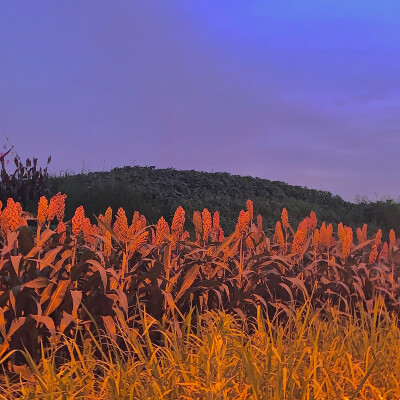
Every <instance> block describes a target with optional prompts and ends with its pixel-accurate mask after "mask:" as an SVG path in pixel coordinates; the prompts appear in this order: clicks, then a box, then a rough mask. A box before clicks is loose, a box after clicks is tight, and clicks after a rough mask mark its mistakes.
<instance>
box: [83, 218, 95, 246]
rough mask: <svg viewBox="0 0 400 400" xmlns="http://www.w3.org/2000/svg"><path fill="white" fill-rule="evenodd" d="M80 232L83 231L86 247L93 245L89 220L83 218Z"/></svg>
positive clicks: (93, 240)
mask: <svg viewBox="0 0 400 400" xmlns="http://www.w3.org/2000/svg"><path fill="white" fill-rule="evenodd" d="M82 230H83V240H84V241H85V243H86V244H87V245H89V244H94V243H95V238H94V237H93V234H92V233H93V232H92V224H91V223H90V219H89V218H87V217H86V218H85V219H84V220H83V224H82Z"/></svg>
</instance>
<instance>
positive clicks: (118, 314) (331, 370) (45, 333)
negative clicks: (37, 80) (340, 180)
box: [0, 161, 400, 400]
mask: <svg viewBox="0 0 400 400" xmlns="http://www.w3.org/2000/svg"><path fill="white" fill-rule="evenodd" d="M16 164H17V167H18V174H19V176H20V178H21V179H19V180H18V179H13V178H10V177H7V176H5V175H4V174H3V177H5V178H6V179H4V182H3V185H2V186H1V187H0V191H1V190H3V193H6V194H7V193H10V191H11V193H12V194H13V197H15V198H14V199H13V197H8V198H7V200H6V201H5V202H4V203H0V366H1V368H2V369H3V375H1V376H0V399H1V400H2V399H7V400H8V399H14V398H19V399H37V398H43V399H49V400H50V399H66V398H76V399H89V398H93V399H94V398H96V399H111V398H119V399H160V400H161V399H171V400H172V399H174V400H175V399H199V400H200V399H210V400H217V399H233V398H234V399H254V400H255V399H276V400H278V399H279V400H286V399H289V398H293V399H295V400H297V399H302V400H309V399H310V400H311V399H332V400H333V399H343V400H346V399H347V400H349V399H351V400H355V399H364V400H370V399H374V400H383V399H388V400H389V399H390V400H391V399H398V398H400V381H399V376H400V363H399V359H400V358H399V357H400V353H399V348H400V347H399V341H400V323H399V322H400V321H399V311H400V308H399V304H400V246H399V240H398V239H397V238H396V232H395V231H394V230H393V229H391V230H390V232H389V233H388V235H387V236H388V239H387V240H386V238H384V236H383V234H382V233H383V232H382V230H381V229H378V230H377V231H376V233H375V232H374V233H373V234H371V233H370V232H371V230H373V229H371V227H370V229H369V230H368V226H367V224H360V225H359V226H358V227H355V228H354V230H353V228H352V227H351V226H349V225H348V224H346V223H345V224H343V223H342V222H338V223H337V224H335V228H334V225H333V224H332V223H330V220H329V219H327V220H325V219H324V218H321V216H320V215H318V216H317V214H316V213H315V212H314V211H310V212H308V210H309V208H308V207H309V206H308V205H307V204H315V205H318V204H319V205H320V207H322V210H325V212H327V213H328V214H327V215H328V216H331V217H332V216H333V215H335V216H337V215H341V214H340V213H341V212H342V211H336V209H335V210H334V211H329V209H328V208H326V206H325V204H326V203H328V204H329V203H331V206H332V204H341V205H342V208H341V209H339V210H347V211H348V213H347V218H349V215H352V218H354V220H353V223H355V221H356V216H357V212H360V211H359V209H358V210H357V208H356V206H355V205H354V204H351V203H346V202H344V201H343V200H342V199H340V198H336V197H332V196H331V195H329V194H326V193H324V192H317V191H308V190H307V189H304V188H293V187H290V186H288V185H285V184H282V183H276V182H269V181H261V180H253V179H252V178H249V177H232V176H229V175H227V174H216V175H210V174H202V173H198V172H194V171H186V172H185V171H173V170H164V172H163V173H164V174H165V175H164V180H161V181H160V182H158V183H154V180H155V179H156V178H155V176H160V173H161V172H160V171H155V170H154V169H152V168H149V169H143V168H133V169H129V168H125V169H122V170H113V171H111V172H110V173H108V174H105V182H103V183H102V180H101V179H100V178H101V175H90V174H89V175H80V176H75V177H65V178H54V180H53V181H51V182H50V180H49V181H47V180H46V173H45V174H42V172H41V170H39V171H37V170H36V162H35V161H34V163H33V165H29V164H30V162H27V166H26V167H24V166H23V165H22V164H21V163H16ZM132 170H133V171H136V173H137V174H136V175H133V177H131V178H129V176H130V175H129V174H128V172H129V171H132ZM144 172H146V173H148V174H149V176H148V177H147V178H146V179H145V181H146V185H148V187H150V186H151V184H150V183H151V182H153V184H152V185H153V186H152V187H153V189H152V190H150V189H149V191H150V193H151V196H149V195H147V194H146V193H144V192H141V191H140V190H139V188H140V187H142V188H143V187H144V184H142V186H140V183H139V182H137V181H139V178H140V176H141V177H142V178H143V175H144ZM152 174H155V175H152ZM176 175H177V176H178V177H179V179H177V178H173V177H174V176H176ZM93 176H94V177H95V178H94V177H93ZM210 176H211V177H213V179H210ZM107 177H108V179H109V180H108V182H107ZM151 177H153V178H151ZM167 177H169V180H168V179H167ZM185 177H186V178H187V180H186V181H185V179H184V178H185ZM194 177H196V178H194ZM158 179H159V178H158ZM174 179H175V183H172V182H174ZM130 180H131V181H132V182H130ZM134 182H136V183H135V184H133V183H134ZM182 182H183V183H182ZM188 182H190V183H188ZM193 182H194V183H193ZM210 182H212V184H210ZM233 182H235V184H236V187H234V188H232V187H230V186H229V185H232V184H233ZM254 182H258V184H255V183H254ZM62 184H63V185H67V186H68V184H69V185H70V192H69V193H70V194H69V195H68V196H67V195H65V194H61V193H60V192H58V193H57V194H56V195H54V196H52V195H51V192H50V190H57V189H58V187H61V186H57V185H62ZM90 185H92V186H90ZM135 185H136V186H135ZM27 187H28V188H29V190H27V189H26V188H27ZM160 187H162V188H163V189H162V190H160ZM184 187H185V188H186V189H185V190H186V191H184V189H183V188H184ZM237 187H239V189H240V190H248V191H249V192H251V193H253V192H254V193H257V196H258V197H256V198H258V201H259V204H258V206H257V208H256V204H255V203H253V201H251V200H249V199H247V201H246V200H244V201H243V203H241V204H240V203H239V200H238V199H239V198H243V194H242V193H241V192H240V190H239V189H237ZM275 187H276V188H278V187H280V191H278V192H277V193H278V195H279V196H280V197H281V199H283V200H282V201H285V200H287V201H288V202H289V204H292V207H294V206H295V205H296V204H298V205H299V207H300V205H303V207H304V209H305V210H307V211H306V213H304V214H303V215H302V216H299V211H298V210H296V215H297V216H298V217H296V218H293V216H292V214H291V213H290V212H289V213H288V211H287V209H286V208H285V206H286V204H282V205H279V202H278V200H276V198H274V197H273V190H274V188H275ZM49 188H50V189H49ZM132 188H137V193H136V194H135V192H134V189H132ZM171 188H173V190H172V189H171ZM244 188H247V189H244ZM79 190H82V192H79ZM91 190H93V193H96V195H93V194H91V193H92V192H91ZM131 190H132V192H131ZM285 190H286V192H285ZM40 191H47V197H46V196H41V197H40V199H39V201H38V202H36V204H35V196H37V195H38V193H39V192H40ZM297 191H298V192H297ZM82 193H83V194H82ZM160 193H161V195H160ZM235 193H236V196H235V195H234V194H235ZM296 193H297V194H296ZM310 193H313V196H315V197H310V196H311V195H310ZM300 194H301V195H300ZM80 196H87V197H88V198H89V200H90V201H92V202H93V203H94V204H96V206H93V205H92V204H91V202H90V201H89V200H87V199H86V200H85V202H84V201H82V202H81V201H80V200H83V198H82V197H80ZM107 196H108V198H111V200H112V201H114V202H115V203H114V204H117V206H116V208H114V209H112V208H111V207H107V205H105V206H104V207H103V209H102V210H100V212H96V211H95V210H96V207H101V205H102V204H103V202H104V201H105V200H104V199H105V198H107ZM121 196H122V197H121ZM130 196H132V197H130ZM146 196H149V197H146ZM157 196H158V197H157ZM162 196H165V198H163V197H162ZM264 196H266V197H264ZM268 196H269V197H268ZM302 196H303V197H302ZM324 196H325V197H324ZM70 197H71V198H72V200H74V199H75V201H76V202H77V207H76V208H75V209H71V208H70V206H68V202H69V201H70ZM203 197H204V199H205V201H206V203H207V202H208V203H207V204H211V207H214V206H215V208H216V204H217V202H219V201H221V204H222V207H221V208H222V210H224V211H223V213H224V214H225V215H224V216H223V219H221V220H222V221H221V220H220V213H219V211H218V210H217V211H214V210H215V208H214V209H213V211H214V212H210V211H209V209H208V208H207V207H203V206H202V205H201V204H200V203H196V202H199V201H200V200H199V199H201V198H203ZM246 197H247V196H246ZM179 198H182V204H184V205H185V204H188V207H194V211H193V212H192V211H187V210H185V209H184V208H182V206H181V205H180V204H179V205H178V206H177V207H176V208H175V210H174V211H173V212H172V213H171V214H168V213H167V211H168V210H169V207H172V204H175V202H177V201H178V199H179ZM188 198H190V199H191V200H190V201H188V200H185V199H188ZM244 198H245V197H244ZM271 198H272V199H274V200H273V201H272V200H271ZM324 198H325V203H324V201H323V199H324ZM66 199H67V202H66V201H65V200H66ZM138 199H140V201H139V200H138ZM152 199H153V202H151V200H152ZM215 199H217V202H215V201H216V200H215ZM290 199H291V203H290ZM310 199H312V202H311V203H307V201H310ZM18 200H21V201H22V202H24V204H27V206H30V207H31V209H33V210H32V212H28V211H26V209H25V210H24V208H23V207H22V205H21V203H19V202H18ZM270 200H271V202H270ZM124 201H125V202H127V203H126V204H128V207H130V210H132V211H131V216H130V217H129V219H128V217H127V213H126V212H125V209H124V208H122V207H120V205H121V204H124V203H123V202H124ZM223 201H226V202H230V203H229V204H232V207H234V206H235V207H238V208H239V211H238V212H237V215H236V216H233V215H232V211H231V210H229V209H227V208H226V206H225V204H224V203H223ZM136 202H138V203H136ZM275 202H276V203H275ZM296 202H297V203H296ZM313 202H314V203H313ZM318 202H319V203H318ZM80 203H84V204H88V208H89V209H90V210H91V211H89V213H91V212H93V213H94V214H95V216H93V217H94V218H93V219H94V220H95V223H94V224H93V223H92V221H91V220H90V219H89V218H88V216H87V215H88V210H86V208H85V207H83V206H82V205H81V204H80ZM244 203H245V207H243V206H244ZM263 204H264V206H265V204H269V208H268V207H267V206H265V207H266V208H264V209H263ZM387 205H389V206H394V207H397V206H396V205H394V204H391V203H390V202H389V203H387ZM364 206H366V205H365V204H364ZM91 207H92V208H91ZM242 207H243V208H242ZM274 207H276V210H275V209H274ZM346 207H348V208H347V209H346ZM377 207H381V209H384V208H382V207H383V205H378V206H377ZM300 208H301V207H300ZM68 209H70V213H71V214H70V215H71V217H67V219H66V218H65V217H66V215H68V214H67V213H66V210H68ZM146 209H148V210H149V211H150V212H153V214H152V215H153V218H154V221H149V220H148V219H147V218H146V216H145V215H143V214H141V212H142V210H146ZM316 209H318V208H316ZM394 209H396V208H394ZM104 210H105V212H104ZM133 210H134V212H133ZM138 210H140V211H141V212H139V211H138ZM163 210H164V211H165V212H166V213H167V214H165V217H166V218H164V216H160V218H158V219H157V216H158V215H159V213H161V212H162V211H163ZM191 210H193V208H191ZM201 210H202V211H201ZM271 210H275V211H271ZM101 212H104V215H103V214H102V213H101ZM257 212H261V213H264V215H267V221H269V222H268V224H269V226H272V229H265V219H264V218H263V217H262V215H261V213H260V214H258V215H257V214H256V213H257ZM273 212H274V213H277V218H276V221H275V222H274V221H272V220H271V218H272V215H274V214H273ZM337 212H339V214H337ZM352 212H354V214H351V213H352ZM221 214H222V213H221ZM89 215H90V214H89ZM229 215H230V216H232V220H228V218H227V216H229ZM256 215H257V216H256ZM304 215H306V216H305V217H304ZM343 216H344V217H345V215H344V214H343ZM345 220H346V221H347V220H348V219H345ZM128 221H131V222H128ZM230 226H232V229H229V227H230ZM369 231H370V232H369Z"/></svg>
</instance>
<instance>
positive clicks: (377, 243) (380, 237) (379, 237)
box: [375, 229, 382, 246]
mask: <svg viewBox="0 0 400 400" xmlns="http://www.w3.org/2000/svg"><path fill="white" fill-rule="evenodd" d="M381 240H382V229H379V230H378V232H377V233H376V236H375V244H376V245H377V246H379V245H380V243H381Z"/></svg>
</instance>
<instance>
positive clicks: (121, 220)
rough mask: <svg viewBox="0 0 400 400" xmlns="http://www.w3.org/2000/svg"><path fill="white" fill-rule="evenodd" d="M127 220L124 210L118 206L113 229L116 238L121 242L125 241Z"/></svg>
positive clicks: (126, 237)
mask: <svg viewBox="0 0 400 400" xmlns="http://www.w3.org/2000/svg"><path fill="white" fill-rule="evenodd" d="M128 229H129V227H128V220H127V218H126V214H125V210H124V209H123V208H122V207H120V208H118V211H117V215H116V220H115V222H114V226H113V230H114V232H115V234H116V235H117V238H118V239H119V240H120V241H121V242H126V241H127V239H128Z"/></svg>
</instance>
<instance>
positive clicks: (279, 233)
mask: <svg viewBox="0 0 400 400" xmlns="http://www.w3.org/2000/svg"><path fill="white" fill-rule="evenodd" d="M275 235H276V240H277V242H278V243H279V247H280V248H281V249H283V248H284V246H285V239H284V237H283V232H282V226H281V221H277V222H276V224H275Z"/></svg>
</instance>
